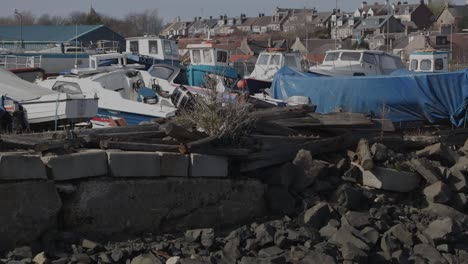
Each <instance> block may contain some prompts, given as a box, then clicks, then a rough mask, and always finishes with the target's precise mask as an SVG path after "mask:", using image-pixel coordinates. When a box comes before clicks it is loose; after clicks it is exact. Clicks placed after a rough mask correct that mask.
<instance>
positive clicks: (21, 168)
mask: <svg viewBox="0 0 468 264" xmlns="http://www.w3.org/2000/svg"><path fill="white" fill-rule="evenodd" d="M0 179H1V180H27V179H47V173H46V168H45V166H44V164H43V163H42V161H41V157H40V156H37V155H30V154H26V153H1V154H0Z"/></svg>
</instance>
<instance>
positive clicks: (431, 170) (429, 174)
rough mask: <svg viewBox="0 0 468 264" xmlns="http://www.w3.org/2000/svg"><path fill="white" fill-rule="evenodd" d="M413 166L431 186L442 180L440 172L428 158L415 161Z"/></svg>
mask: <svg viewBox="0 0 468 264" xmlns="http://www.w3.org/2000/svg"><path fill="white" fill-rule="evenodd" d="M411 165H412V167H413V168H414V169H415V170H416V171H417V172H418V173H419V175H421V176H422V177H423V178H424V179H425V180H426V181H427V182H428V183H429V184H433V183H435V182H437V181H439V180H441V179H442V175H441V173H440V171H439V170H438V169H437V168H436V167H434V166H433V165H432V163H431V161H429V160H428V159H427V158H420V159H413V160H411Z"/></svg>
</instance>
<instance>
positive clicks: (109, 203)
mask: <svg viewBox="0 0 468 264" xmlns="http://www.w3.org/2000/svg"><path fill="white" fill-rule="evenodd" d="M211 159H212V160H213V161H216V162H214V163H213V165H212V166H210V160H211ZM2 161H3V162H2ZM7 161H8V162H7ZM197 162H201V163H200V164H197ZM25 168H28V169H25ZM193 169H194V170H196V171H194V172H192V170H193ZM204 171H205V172H206V173H204ZM228 171H229V170H228V160H227V159H226V158H224V157H215V156H206V157H201V156H196V158H193V157H191V156H190V155H178V154H174V153H170V154H169V153H156V152H151V153H149V152H148V153H142V152H115V151H108V152H105V151H95V150H94V151H86V150H85V151H80V152H78V153H74V154H69V155H58V156H54V155H49V156H46V157H39V156H32V155H29V154H26V153H16V154H12V153H8V154H7V153H3V154H0V172H2V173H1V174H0V180H1V181H0V208H1V209H2V212H3V213H2V214H0V251H2V250H6V249H9V248H12V247H14V246H20V245H22V244H28V243H31V242H33V241H36V240H37V239H39V237H40V236H41V234H43V233H44V232H46V231H47V230H50V229H57V228H59V227H60V228H64V229H68V230H73V231H74V232H77V233H80V234H82V235H85V236H88V237H97V238H111V237H114V236H116V235H119V236H122V235H128V236H132V235H133V236H134V235H138V234H141V233H144V232H153V233H157V232H161V231H163V230H164V231H168V230H176V229H180V228H201V227H206V226H215V227H222V226H230V225H236V224H240V223H245V222H247V221H249V220H252V219H254V218H255V217H259V216H262V215H263V214H264V211H265V203H264V193H265V187H264V185H263V184H262V183H261V182H260V181H258V180H241V179H236V178H233V177H228V176H229V175H228ZM165 174H166V175H165ZM218 174H219V175H218ZM195 175H197V177H195ZM205 175H206V177H205Z"/></svg>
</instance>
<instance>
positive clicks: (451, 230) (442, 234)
mask: <svg viewBox="0 0 468 264" xmlns="http://www.w3.org/2000/svg"><path fill="white" fill-rule="evenodd" d="M459 230H460V229H459V228H458V226H457V224H456V223H455V222H454V221H453V219H452V218H450V217H445V218H442V219H437V220H434V221H432V222H431V223H430V224H429V225H428V226H427V228H426V229H425V230H424V234H425V235H426V236H428V237H430V238H431V239H432V240H433V241H434V243H435V244H441V243H445V242H451V241H453V240H454V237H455V236H456V235H457V232H459Z"/></svg>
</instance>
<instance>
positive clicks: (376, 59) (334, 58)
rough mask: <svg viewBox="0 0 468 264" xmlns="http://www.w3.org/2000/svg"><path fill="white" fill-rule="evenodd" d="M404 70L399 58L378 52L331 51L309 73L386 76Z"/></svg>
mask: <svg viewBox="0 0 468 264" xmlns="http://www.w3.org/2000/svg"><path fill="white" fill-rule="evenodd" d="M398 69H404V65H403V63H402V62H401V58H400V57H399V56H396V55H392V54H388V53H386V52H384V51H379V50H331V51H327V52H326V54H325V58H324V60H323V63H322V64H320V65H317V66H312V67H310V68H309V72H312V73H315V74H319V75H326V76H373V75H388V74H390V73H392V72H394V71H396V70H398Z"/></svg>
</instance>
